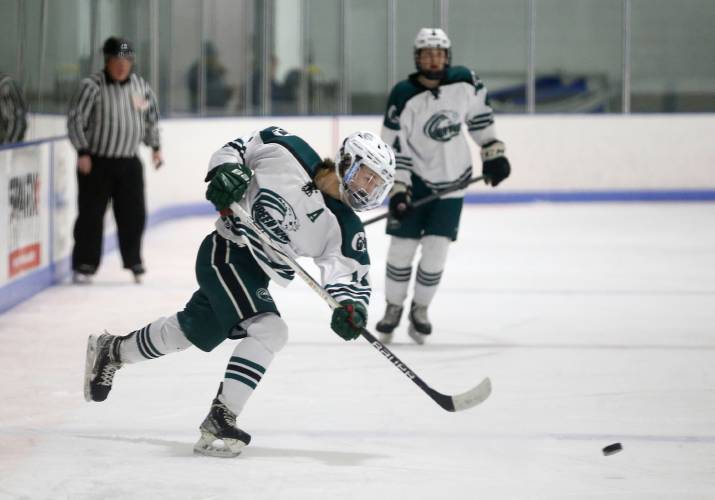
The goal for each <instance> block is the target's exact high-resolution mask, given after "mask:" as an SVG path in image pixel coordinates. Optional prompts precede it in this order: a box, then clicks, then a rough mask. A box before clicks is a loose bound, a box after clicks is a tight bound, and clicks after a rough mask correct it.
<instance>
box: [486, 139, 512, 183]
mask: <svg viewBox="0 0 715 500" xmlns="http://www.w3.org/2000/svg"><path fill="white" fill-rule="evenodd" d="M505 150H506V148H505V147H504V143H503V142H501V141H496V140H495V141H491V142H487V143H486V144H484V145H483V146H482V175H484V177H486V179H485V182H486V183H487V184H491V185H492V186H498V185H499V183H500V182H501V181H503V180H504V179H506V178H507V177H509V174H510V173H511V165H509V160H507V159H506V156H504V152H505Z"/></svg>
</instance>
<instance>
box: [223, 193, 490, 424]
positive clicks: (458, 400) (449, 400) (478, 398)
mask: <svg viewBox="0 0 715 500" xmlns="http://www.w3.org/2000/svg"><path fill="white" fill-rule="evenodd" d="M231 210H232V211H233V213H234V214H236V215H238V216H239V218H240V219H241V222H242V223H243V224H245V225H246V226H247V227H248V228H249V229H251V230H252V231H254V232H255V233H256V234H257V235H258V237H259V238H260V239H261V241H262V242H263V243H265V244H266V245H268V246H269V247H271V249H272V250H273V251H275V252H276V253H277V254H278V255H280V257H281V258H282V259H283V261H284V262H285V263H286V264H287V265H288V266H290V268H291V269H293V271H295V273H296V274H297V275H298V276H300V278H301V279H302V280H303V281H305V282H306V284H307V285H308V286H309V287H310V288H312V289H313V291H314V292H316V293H317V294H318V295H320V297H321V298H322V299H323V300H324V301H325V302H327V304H328V305H329V306H330V308H331V309H335V308H336V307H340V303H339V302H338V301H337V300H335V298H334V297H333V296H332V295H330V294H329V293H328V292H327V291H325V289H323V287H322V286H320V284H319V283H318V282H317V281H315V280H314V279H313V277H312V276H311V275H310V274H308V272H307V271H306V270H305V269H303V267H302V266H301V265H300V264H298V263H297V262H296V261H295V259H293V258H292V257H291V256H290V255H288V254H286V253H285V252H284V251H283V250H282V249H281V248H280V247H278V245H277V244H276V243H275V242H274V241H273V240H272V239H271V237H270V236H268V235H267V234H266V233H265V232H264V231H263V230H262V229H261V228H259V227H258V226H257V225H256V224H255V223H254V222H253V219H252V218H251V216H250V215H249V214H248V213H247V212H246V211H245V210H244V209H243V207H241V206H240V205H239V204H238V203H231ZM360 335H362V336H363V337H365V339H367V341H368V342H370V345H372V346H373V347H374V348H375V349H377V350H378V351H379V352H380V354H382V355H383V356H385V358H386V359H387V360H389V361H390V362H391V363H392V364H393V365H395V367H397V369H398V370H400V371H401V372H402V373H403V374H404V375H405V376H406V377H407V378H409V379H410V380H412V382H414V383H415V384H416V385H417V386H418V387H419V388H420V389H422V390H423V391H424V392H425V393H426V394H427V395H428V396H429V397H430V398H432V400H433V401H435V402H436V403H437V404H438V405H440V406H441V407H442V408H444V409H445V410H447V411H460V410H466V409H467V408H471V407H472V406H476V405H478V404H479V403H482V402H483V401H484V400H485V399H487V398H488V397H489V394H491V392H492V383H491V381H490V380H489V378H488V377H487V378H485V379H484V380H482V381H481V382H480V383H479V385H477V386H475V387H473V388H472V389H470V390H468V391H467V392H463V393H462V394H457V395H455V396H449V395H447V394H442V393H441V392H437V391H435V390H434V389H432V388H431V387H430V386H429V385H427V384H426V383H425V382H424V381H423V380H422V379H421V378H420V377H419V376H418V375H416V374H415V373H414V372H413V371H412V370H411V369H410V368H409V367H408V366H407V365H406V364H405V363H403V362H402V361H401V360H400V358H398V357H397V356H395V354H394V353H393V352H392V351H390V350H389V349H388V348H387V347H385V345H384V344H382V342H380V341H379V340H377V339H376V338H375V337H374V336H373V335H372V333H370V332H369V331H368V330H367V329H366V328H363V329H361V330H360Z"/></svg>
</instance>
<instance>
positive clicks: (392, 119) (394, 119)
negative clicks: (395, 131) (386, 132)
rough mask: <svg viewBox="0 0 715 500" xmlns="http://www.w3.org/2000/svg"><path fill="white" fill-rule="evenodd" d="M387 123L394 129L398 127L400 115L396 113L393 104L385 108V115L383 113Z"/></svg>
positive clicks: (395, 107)
mask: <svg viewBox="0 0 715 500" xmlns="http://www.w3.org/2000/svg"><path fill="white" fill-rule="evenodd" d="M385 117H386V118H387V121H388V122H389V123H391V124H392V125H395V126H396V127H398V128H399V127H400V115H399V114H398V113H397V106H395V105H394V104H392V105H390V107H389V108H387V113H385Z"/></svg>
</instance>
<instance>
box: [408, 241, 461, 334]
mask: <svg viewBox="0 0 715 500" xmlns="http://www.w3.org/2000/svg"><path fill="white" fill-rule="evenodd" d="M450 243H451V240H450V239H449V238H445V237H444V236H425V237H423V238H422V256H421V257H420V261H419V264H418V266H417V277H416V279H415V293H414V296H413V298H412V304H411V306H410V315H409V318H410V328H409V329H408V331H407V333H408V334H409V336H410V337H412V339H413V340H414V341H415V342H417V343H418V344H423V343H424V341H425V336H427V335H429V334H431V333H432V324H431V323H430V320H429V318H428V317H427V308H428V307H429V305H430V303H431V302H432V299H433V298H434V295H435V293H437V286H438V285H439V282H440V280H441V279H442V272H443V270H444V265H445V263H446V262H447V251H448V250H449V244H450Z"/></svg>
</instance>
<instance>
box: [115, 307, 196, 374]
mask: <svg viewBox="0 0 715 500" xmlns="http://www.w3.org/2000/svg"><path fill="white" fill-rule="evenodd" d="M189 346H191V342H189V340H188V339H187V338H186V336H185V335H184V332H182V331H181V327H180V326H179V321H178V319H177V318H176V314H174V315H172V316H170V317H168V318H159V319H157V320H156V321H153V322H152V323H149V324H148V325H147V326H145V327H144V328H142V329H140V330H135V331H133V332H131V333H130V334H129V335H125V336H124V337H122V341H121V344H120V346H119V357H120V360H121V362H122V363H137V362H139V361H144V360H147V359H154V358H158V357H160V356H163V355H164V354H169V353H172V352H178V351H183V350H184V349H187V348H188V347H189Z"/></svg>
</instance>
